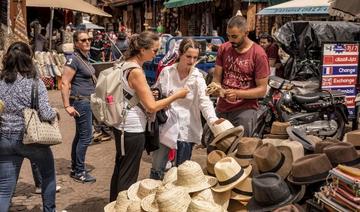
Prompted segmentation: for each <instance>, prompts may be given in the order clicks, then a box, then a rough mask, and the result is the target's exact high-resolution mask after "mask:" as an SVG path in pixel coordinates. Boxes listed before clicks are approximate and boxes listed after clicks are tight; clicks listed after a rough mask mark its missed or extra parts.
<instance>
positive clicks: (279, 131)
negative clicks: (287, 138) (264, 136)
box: [270, 121, 290, 135]
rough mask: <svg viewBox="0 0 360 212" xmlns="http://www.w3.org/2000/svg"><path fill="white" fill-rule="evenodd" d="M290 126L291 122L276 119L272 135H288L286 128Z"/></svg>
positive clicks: (272, 127)
mask: <svg viewBox="0 0 360 212" xmlns="http://www.w3.org/2000/svg"><path fill="white" fill-rule="evenodd" d="M289 126H290V122H279V121H274V122H273V123H272V125H271V129H270V133H271V134H272V135H287V132H286V128H287V127H289Z"/></svg>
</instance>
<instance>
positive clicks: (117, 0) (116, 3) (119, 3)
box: [110, 0, 144, 7]
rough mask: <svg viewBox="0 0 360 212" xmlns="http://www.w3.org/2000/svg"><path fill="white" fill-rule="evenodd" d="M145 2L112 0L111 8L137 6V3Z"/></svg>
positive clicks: (141, 0)
mask: <svg viewBox="0 0 360 212" xmlns="http://www.w3.org/2000/svg"><path fill="white" fill-rule="evenodd" d="M143 1H144V0H112V1H111V3H110V4H111V6H114V7H117V6H124V5H128V4H135V3H141V2H143Z"/></svg>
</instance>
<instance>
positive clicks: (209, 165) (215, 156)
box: [206, 150, 226, 176]
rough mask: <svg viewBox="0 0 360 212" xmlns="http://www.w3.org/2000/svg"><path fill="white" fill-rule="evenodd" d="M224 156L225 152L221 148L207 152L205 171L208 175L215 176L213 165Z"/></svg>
mask: <svg viewBox="0 0 360 212" xmlns="http://www.w3.org/2000/svg"><path fill="white" fill-rule="evenodd" d="M224 157H226V154H225V153H224V152H223V151H221V150H214V151H211V152H210V153H209V154H208V156H207V160H206V171H207V173H208V174H209V175H211V176H215V172H214V166H215V164H216V163H217V162H218V161H219V160H221V159H223V158H224Z"/></svg>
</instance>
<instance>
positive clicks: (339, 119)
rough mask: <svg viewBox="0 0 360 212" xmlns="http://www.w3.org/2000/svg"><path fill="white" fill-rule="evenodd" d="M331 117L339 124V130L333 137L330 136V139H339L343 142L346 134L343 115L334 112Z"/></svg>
mask: <svg viewBox="0 0 360 212" xmlns="http://www.w3.org/2000/svg"><path fill="white" fill-rule="evenodd" d="M332 115H333V116H332V117H331V119H332V120H334V121H336V123H337V124H338V129H337V130H336V133H335V134H334V135H333V136H328V138H331V139H338V140H340V141H342V139H343V137H344V134H345V123H346V121H345V120H344V117H343V115H342V114H341V113H340V112H339V111H334V113H333V114H332Z"/></svg>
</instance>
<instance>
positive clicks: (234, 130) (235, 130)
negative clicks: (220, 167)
mask: <svg viewBox="0 0 360 212" xmlns="http://www.w3.org/2000/svg"><path fill="white" fill-rule="evenodd" d="M243 134H244V127H243V126H241V125H240V126H237V127H234V128H231V129H228V130H226V131H224V132H222V133H220V134H219V135H218V136H216V137H215V138H214V140H212V142H211V143H210V145H212V146H215V145H216V143H217V142H219V141H220V140H221V139H223V138H225V137H226V136H229V135H239V136H240V137H242V136H243Z"/></svg>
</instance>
